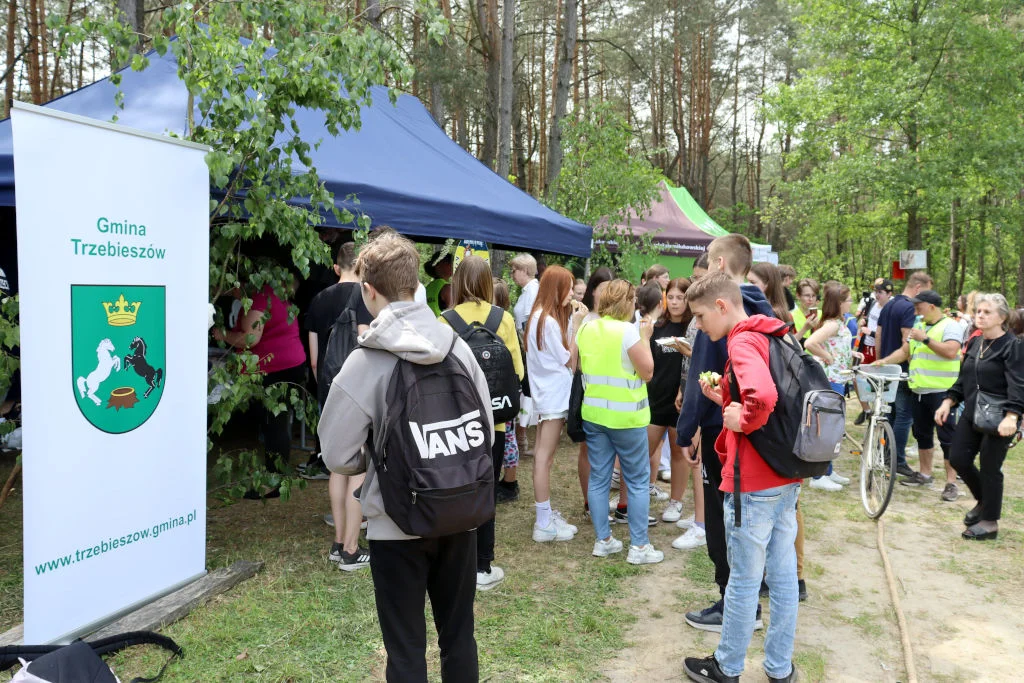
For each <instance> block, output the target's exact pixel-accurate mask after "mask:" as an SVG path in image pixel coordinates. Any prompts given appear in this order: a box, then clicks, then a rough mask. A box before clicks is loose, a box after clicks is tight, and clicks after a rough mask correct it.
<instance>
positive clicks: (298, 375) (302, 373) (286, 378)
mask: <svg viewBox="0 0 1024 683" xmlns="http://www.w3.org/2000/svg"><path fill="white" fill-rule="evenodd" d="M281 382H286V383H289V384H297V385H299V386H300V387H302V386H304V385H305V382H306V368H305V367H304V366H302V365H297V366H295V367H294V368H287V369H285V370H278V371H276V372H268V373H267V374H265V375H263V386H265V387H269V386H272V385H274V384H278V383H281ZM285 404H286V405H287V399H285ZM259 411H260V435H261V436H262V437H263V450H264V451H265V452H266V454H267V457H266V461H267V463H266V465H267V470H268V471H270V472H277V471H278V469H277V465H276V464H275V462H274V460H275V459H276V458H281V460H282V461H283V463H284V464H285V465H288V460H289V458H290V457H291V452H292V433H291V421H290V418H291V411H290V410H283V411H281V413H280V414H278V415H274V414H273V413H272V412H270V411H269V410H267V409H266V408H264V407H263V406H262V405H261V406H260V407H259Z"/></svg>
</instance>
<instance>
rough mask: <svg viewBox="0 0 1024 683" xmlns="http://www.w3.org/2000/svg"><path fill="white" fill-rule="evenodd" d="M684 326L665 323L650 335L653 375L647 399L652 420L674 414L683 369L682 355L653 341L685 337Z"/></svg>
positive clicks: (648, 384)
mask: <svg viewBox="0 0 1024 683" xmlns="http://www.w3.org/2000/svg"><path fill="white" fill-rule="evenodd" d="M685 336H686V326H685V325H683V324H682V323H674V322H671V321H669V322H666V323H665V324H664V325H660V326H655V327H654V332H653V333H652V334H651V355H652V356H654V375H653V376H652V377H651V381H650V382H648V383H647V398H648V400H649V401H650V402H651V416H652V418H655V417H658V416H664V415H675V414H676V406H675V402H676V394H677V393H678V391H679V379H680V374H681V372H682V367H683V354H681V353H679V352H678V351H676V350H675V349H673V348H671V347H667V346H662V345H661V344H658V343H657V342H656V341H655V340H656V339H662V338H664V337H685Z"/></svg>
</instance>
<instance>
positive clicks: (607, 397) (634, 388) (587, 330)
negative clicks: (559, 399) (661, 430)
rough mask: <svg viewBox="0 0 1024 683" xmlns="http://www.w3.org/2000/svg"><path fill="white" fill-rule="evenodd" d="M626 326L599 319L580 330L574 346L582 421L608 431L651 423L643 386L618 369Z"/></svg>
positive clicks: (613, 320) (612, 320) (632, 373)
mask: <svg viewBox="0 0 1024 683" xmlns="http://www.w3.org/2000/svg"><path fill="white" fill-rule="evenodd" d="M629 324H630V323H627V322H623V321H621V320H615V319H613V318H607V317H606V318H600V319H598V320H594V321H593V322H590V323H587V324H586V325H584V326H583V328H582V329H581V330H580V332H579V335H578V337H577V345H578V346H579V351H580V370H581V371H582V372H583V386H584V391H583V409H582V414H583V419H584V420H586V421H587V422H593V423H594V424H598V425H601V426H602V427H608V428H609V429H632V428H635V427H646V426H647V425H649V424H650V423H651V408H650V403H649V401H648V400H647V385H645V384H644V381H643V380H642V379H640V376H639V375H637V374H636V371H635V370H632V371H627V370H625V369H624V368H623V367H622V340H623V337H625V335H626V327H627V326H628V325H629Z"/></svg>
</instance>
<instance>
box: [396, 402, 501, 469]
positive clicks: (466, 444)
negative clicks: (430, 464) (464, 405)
mask: <svg viewBox="0 0 1024 683" xmlns="http://www.w3.org/2000/svg"><path fill="white" fill-rule="evenodd" d="M409 429H410V430H411V431H412V437H413V439H415V440H416V447H417V448H418V449H419V451H420V459H422V460H432V459H433V458H436V457H437V456H438V455H443V456H449V455H454V454H455V453H467V452H469V449H470V448H477V447H479V446H482V445H483V444H484V441H485V436H484V425H483V423H482V422H481V421H480V411H479V410H474V411H473V412H471V413H466V414H465V415H463V416H462V417H458V418H455V419H454V420H446V421H444V422H432V423H430V424H425V425H423V426H422V427H421V426H420V425H418V424H416V423H415V422H410V423H409Z"/></svg>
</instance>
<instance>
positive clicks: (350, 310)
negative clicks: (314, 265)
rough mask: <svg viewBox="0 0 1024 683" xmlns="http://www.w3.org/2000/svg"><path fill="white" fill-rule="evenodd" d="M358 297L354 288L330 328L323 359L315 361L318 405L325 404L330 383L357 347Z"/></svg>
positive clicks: (356, 288)
mask: <svg viewBox="0 0 1024 683" xmlns="http://www.w3.org/2000/svg"><path fill="white" fill-rule="evenodd" d="M360 296H362V293H361V292H360V291H359V287H354V288H353V293H352V295H351V296H350V297H349V300H348V303H346V304H345V308H344V309H343V310H342V311H341V313H340V314H339V315H338V317H337V319H336V320H335V321H334V325H332V326H331V331H330V332H329V336H328V337H327V349H326V350H325V351H324V357H323V358H320V359H318V361H317V368H316V387H317V398H318V399H319V401H320V405H324V404H326V403H327V394H328V393H330V391H331V383H332V382H333V381H334V378H335V377H337V375H338V373H339V372H341V366H343V365H344V364H345V360H346V359H347V358H348V356H349V354H350V353H352V351H353V350H354V349H356V348H358V347H359V324H358V323H357V322H356V307H357V306H358V305H359V300H358V299H357V298H356V297H360Z"/></svg>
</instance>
